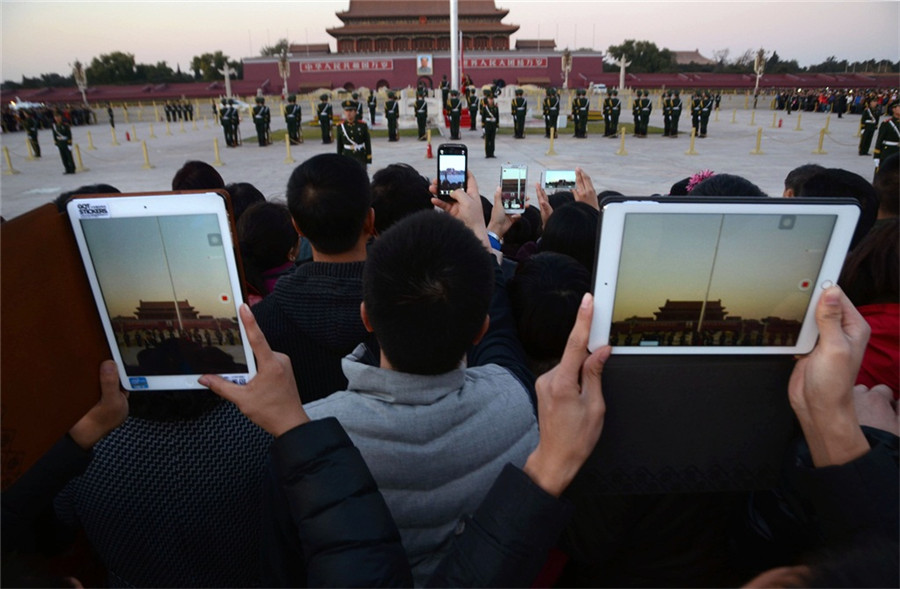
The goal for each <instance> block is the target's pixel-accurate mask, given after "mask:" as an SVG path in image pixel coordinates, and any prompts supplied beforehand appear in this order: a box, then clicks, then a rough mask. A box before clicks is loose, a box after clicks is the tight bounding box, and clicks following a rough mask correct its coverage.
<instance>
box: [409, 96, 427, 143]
mask: <svg viewBox="0 0 900 589" xmlns="http://www.w3.org/2000/svg"><path fill="white" fill-rule="evenodd" d="M425 92H426V91H425V90H424V89H423V90H419V93H418V95H417V96H416V103H415V106H414V107H413V109H414V110H415V111H416V125H417V126H418V128H419V141H425V139H426V137H425V123H426V122H427V121H428V103H427V102H425Z"/></svg>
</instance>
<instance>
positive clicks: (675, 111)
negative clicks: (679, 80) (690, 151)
mask: <svg viewBox="0 0 900 589" xmlns="http://www.w3.org/2000/svg"><path fill="white" fill-rule="evenodd" d="M683 107H684V105H683V104H682V102H681V93H680V92H679V91H678V90H676V91H675V95H674V96H673V97H672V98H671V101H670V103H669V108H670V115H669V116H670V118H671V120H670V122H669V137H678V119H680V118H681V110H682V108H683Z"/></svg>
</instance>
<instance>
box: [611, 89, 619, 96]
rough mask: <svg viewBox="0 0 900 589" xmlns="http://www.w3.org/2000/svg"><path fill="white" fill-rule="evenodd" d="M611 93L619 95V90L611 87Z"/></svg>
mask: <svg viewBox="0 0 900 589" xmlns="http://www.w3.org/2000/svg"><path fill="white" fill-rule="evenodd" d="M612 95H613V96H618V95H619V91H618V90H616V89H615V88H613V89H612Z"/></svg>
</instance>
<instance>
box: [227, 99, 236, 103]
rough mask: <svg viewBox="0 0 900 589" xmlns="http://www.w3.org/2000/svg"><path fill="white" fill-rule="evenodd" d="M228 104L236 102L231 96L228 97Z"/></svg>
mask: <svg viewBox="0 0 900 589" xmlns="http://www.w3.org/2000/svg"><path fill="white" fill-rule="evenodd" d="M228 104H236V103H235V101H234V98H229V99H228Z"/></svg>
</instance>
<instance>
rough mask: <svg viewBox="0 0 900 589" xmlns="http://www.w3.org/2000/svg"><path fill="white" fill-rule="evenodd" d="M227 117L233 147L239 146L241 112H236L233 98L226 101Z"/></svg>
mask: <svg viewBox="0 0 900 589" xmlns="http://www.w3.org/2000/svg"><path fill="white" fill-rule="evenodd" d="M228 117H229V118H230V120H231V135H232V142H233V146H234V147H237V146H238V145H241V144H242V143H243V141H242V140H241V112H240V111H239V110H238V107H237V103H236V102H235V101H234V98H229V99H228Z"/></svg>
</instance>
